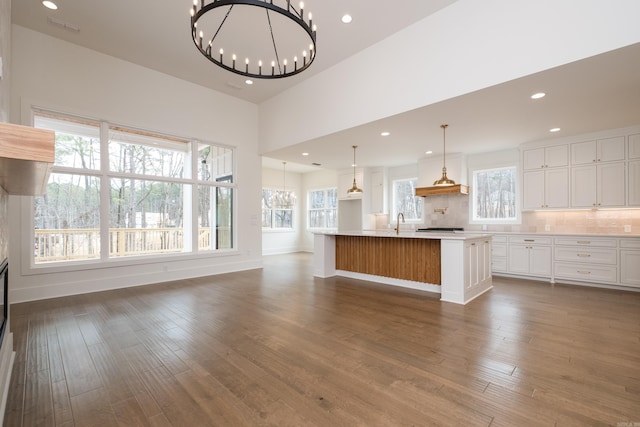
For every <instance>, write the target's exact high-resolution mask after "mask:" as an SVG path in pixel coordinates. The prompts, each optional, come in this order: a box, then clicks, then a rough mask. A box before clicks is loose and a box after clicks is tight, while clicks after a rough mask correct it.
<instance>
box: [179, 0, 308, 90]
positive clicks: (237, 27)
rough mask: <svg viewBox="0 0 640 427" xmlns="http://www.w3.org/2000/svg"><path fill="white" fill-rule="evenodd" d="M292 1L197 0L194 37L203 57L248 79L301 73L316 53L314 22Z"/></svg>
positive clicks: (192, 15)
mask: <svg viewBox="0 0 640 427" xmlns="http://www.w3.org/2000/svg"><path fill="white" fill-rule="evenodd" d="M312 18H313V17H312V15H311V13H308V14H307V17H306V19H305V12H304V3H302V2H300V4H299V9H296V8H295V7H294V5H293V4H291V0H193V7H192V8H191V37H192V38H193V42H194V44H195V45H196V47H197V48H198V50H199V51H200V53H202V54H203V55H204V56H205V58H207V59H208V60H209V61H211V62H213V63H214V64H216V65H218V66H219V67H222V68H224V69H225V70H228V71H231V72H233V73H236V74H240V75H242V76H245V77H250V78H259V79H277V78H283V77H289V76H293V75H295V74H298V73H300V72H302V71H304V70H306V69H307V68H309V66H310V65H311V63H312V62H313V60H314V59H315V57H316V26H315V25H314V24H313V19H312Z"/></svg>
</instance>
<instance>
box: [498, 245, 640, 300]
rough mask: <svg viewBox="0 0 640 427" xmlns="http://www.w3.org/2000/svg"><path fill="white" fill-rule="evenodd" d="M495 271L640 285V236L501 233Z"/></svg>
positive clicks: (595, 283)
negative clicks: (506, 234)
mask: <svg viewBox="0 0 640 427" xmlns="http://www.w3.org/2000/svg"><path fill="white" fill-rule="evenodd" d="M493 241H494V243H493V253H492V256H491V258H492V263H491V265H492V271H493V273H495V274H498V275H499V274H506V275H509V276H511V275H513V276H523V277H535V278H550V279H551V281H552V282H554V281H556V280H557V281H559V282H562V281H565V282H567V283H574V282H575V283H576V284H580V283H585V284H587V283H589V284H594V285H598V284H601V285H603V286H610V285H617V286H626V287H636V288H640V238H638V237H636V236H633V237H632V236H629V237H622V236H612V237H604V236H603V237H600V236H578V235H554V236H551V235H523V234H517V235H516V234H509V235H508V236H505V235H498V236H495V237H494V239H493Z"/></svg>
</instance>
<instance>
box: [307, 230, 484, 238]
mask: <svg viewBox="0 0 640 427" xmlns="http://www.w3.org/2000/svg"><path fill="white" fill-rule="evenodd" d="M314 234H322V235H327V236H356V237H357V236H362V237H389V238H400V239H432V240H472V239H482V238H489V237H491V234H489V233H482V234H480V233H477V232H476V233H467V232H464V231H453V232H432V231H400V233H399V234H397V233H396V232H395V231H394V230H355V231H323V232H316V233H314Z"/></svg>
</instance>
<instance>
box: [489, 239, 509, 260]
mask: <svg viewBox="0 0 640 427" xmlns="http://www.w3.org/2000/svg"><path fill="white" fill-rule="evenodd" d="M491 251H492V252H491V254H492V255H493V257H494V258H495V257H506V256H507V244H506V243H495V242H494V243H493V245H491Z"/></svg>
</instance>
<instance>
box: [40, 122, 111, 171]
mask: <svg viewBox="0 0 640 427" xmlns="http://www.w3.org/2000/svg"><path fill="white" fill-rule="evenodd" d="M34 126H35V127H37V128H40V129H49V130H53V131H55V133H56V141H55V163H54V164H55V165H56V166H65V167H70V168H79V169H92V170H98V169H100V124H99V123H96V122H92V121H88V120H81V119H75V118H70V117H69V118H67V117H64V116H52V115H49V114H45V113H35V115H34Z"/></svg>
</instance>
